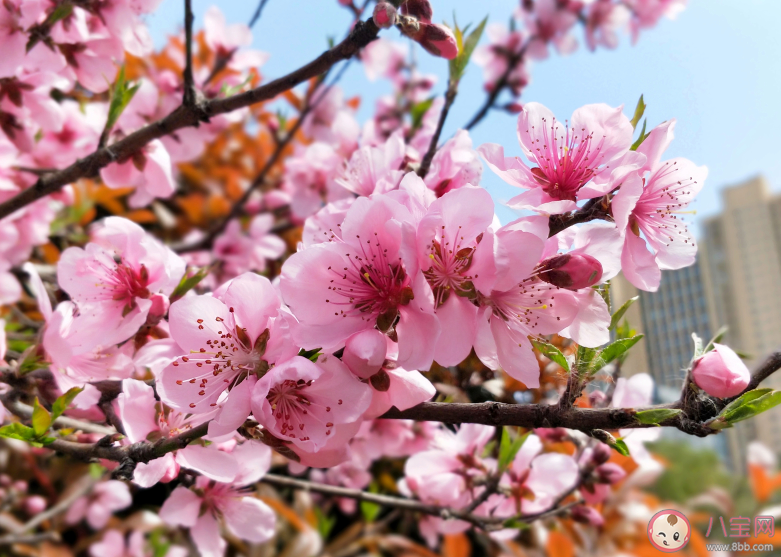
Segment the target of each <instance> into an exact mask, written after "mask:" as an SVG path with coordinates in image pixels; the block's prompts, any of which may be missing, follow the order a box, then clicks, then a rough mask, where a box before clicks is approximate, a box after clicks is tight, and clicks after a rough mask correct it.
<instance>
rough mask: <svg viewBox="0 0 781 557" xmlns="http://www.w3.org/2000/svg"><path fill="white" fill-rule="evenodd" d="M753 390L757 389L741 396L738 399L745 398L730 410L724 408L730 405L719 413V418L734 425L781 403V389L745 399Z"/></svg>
mask: <svg viewBox="0 0 781 557" xmlns="http://www.w3.org/2000/svg"><path fill="white" fill-rule="evenodd" d="M759 390H765V389H757V391H759ZM753 392H755V391H750V392H749V393H746V394H745V395H743V396H742V397H740V399H738V400H741V399H743V401H742V403H741V404H740V405H738V406H736V407H733V408H731V409H729V411H728V412H725V411H724V410H727V409H728V408H729V406H728V407H727V408H725V409H724V410H723V411H722V413H721V414H719V418H723V421H725V422H726V423H728V424H729V425H732V424H735V423H738V422H742V421H743V420H748V419H749V418H753V417H754V416H757V415H759V414H761V413H762V412H767V411H768V410H770V409H771V408H773V407H774V406H778V405H779V404H781V391H772V392H765V393H763V394H761V395H760V396H756V395H753V396H751V397H747V398H745V399H744V397H745V396H746V395H748V394H751V393H753ZM735 402H737V401H735ZM730 406H731V405H730Z"/></svg>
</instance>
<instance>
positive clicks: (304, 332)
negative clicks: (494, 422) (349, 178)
mask: <svg viewBox="0 0 781 557" xmlns="http://www.w3.org/2000/svg"><path fill="white" fill-rule="evenodd" d="M341 233H342V238H341V239H334V240H331V241H329V242H326V243H321V244H315V245H313V246H310V247H308V248H305V249H303V250H302V251H299V252H298V253H296V254H294V255H293V256H292V257H290V258H289V259H288V260H287V261H286V262H285V264H284V265H283V267H282V274H281V278H280V289H281V291H282V296H283V298H284V299H285V301H286V302H287V304H288V306H289V307H290V308H291V311H292V312H293V314H294V315H295V316H296V318H297V319H298V320H299V322H300V324H299V326H298V327H297V328H296V331H295V332H294V335H295V338H296V339H297V341H299V342H300V344H301V345H302V346H303V347H304V348H323V349H324V350H326V351H328V350H330V349H332V348H333V349H337V348H339V347H341V346H342V345H343V343H344V341H345V340H346V339H347V338H348V337H349V336H350V335H352V334H354V333H357V332H359V331H363V330H366V329H374V328H375V326H376V327H377V328H378V329H379V330H381V331H383V332H385V333H386V334H388V335H390V336H391V337H392V338H397V339H398V343H399V360H398V364H399V365H400V366H401V367H404V368H405V369H427V368H428V366H430V365H431V361H432V358H433V349H434V346H433V345H434V343H435V342H436V338H437V336H438V335H439V325H438V323H437V318H436V317H435V316H434V307H433V299H432V297H431V293H430V289H429V288H428V285H427V284H426V281H425V279H424V278H423V275H421V274H420V273H419V270H418V262H417V257H416V254H415V239H414V237H415V219H414V217H413V216H412V215H411V214H410V212H409V210H408V209H407V208H406V207H404V206H403V205H402V204H400V203H399V202H397V201H394V200H393V199H390V198H389V197H387V196H374V197H372V198H371V199H369V198H359V199H357V200H356V201H355V202H354V203H353V204H352V206H351V207H350V209H349V210H348V211H347V214H346V216H345V219H344V222H343V223H342V226H341ZM397 319H398V322H397Z"/></svg>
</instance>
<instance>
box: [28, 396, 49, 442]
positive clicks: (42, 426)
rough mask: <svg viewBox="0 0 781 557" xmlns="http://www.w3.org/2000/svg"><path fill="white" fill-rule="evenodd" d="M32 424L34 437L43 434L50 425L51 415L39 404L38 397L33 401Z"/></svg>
mask: <svg viewBox="0 0 781 557" xmlns="http://www.w3.org/2000/svg"><path fill="white" fill-rule="evenodd" d="M32 424H33V431H34V432H35V436H36V437H41V436H43V435H44V434H45V433H46V432H47V431H49V427H51V425H52V415H51V414H50V413H49V411H48V410H47V409H46V408H44V407H43V406H41V404H40V403H39V402H38V397H35V400H34V401H33V418H32Z"/></svg>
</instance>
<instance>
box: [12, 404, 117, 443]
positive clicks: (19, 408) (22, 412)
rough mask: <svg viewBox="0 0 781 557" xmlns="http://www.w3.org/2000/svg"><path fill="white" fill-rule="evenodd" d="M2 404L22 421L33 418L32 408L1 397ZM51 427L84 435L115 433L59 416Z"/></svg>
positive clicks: (106, 428) (101, 427) (95, 425)
mask: <svg viewBox="0 0 781 557" xmlns="http://www.w3.org/2000/svg"><path fill="white" fill-rule="evenodd" d="M2 403H3V406H5V408H6V409H7V410H8V411H9V412H11V414H13V415H15V416H18V417H19V418H22V419H23V420H29V419H31V418H32V416H33V408H32V406H28V405H27V404H24V403H22V402H19V401H14V400H9V399H8V398H7V397H3V399H2ZM52 425H54V426H55V427H60V428H67V429H75V430H77V431H83V432H85V433H97V434H98V435H114V434H115V433H116V431H115V430H113V429H111V428H108V427H104V426H102V425H99V424H94V423H92V422H87V421H84V420H76V419H74V418H69V417H67V416H60V417H59V418H57V419H56V420H54V423H53V424H52Z"/></svg>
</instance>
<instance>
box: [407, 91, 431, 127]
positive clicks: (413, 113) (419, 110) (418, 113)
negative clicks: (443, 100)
mask: <svg viewBox="0 0 781 557" xmlns="http://www.w3.org/2000/svg"><path fill="white" fill-rule="evenodd" d="M433 103H434V97H431V98H430V99H426V100H425V101H421V102H419V103H417V104H413V105H412V108H410V118H412V131H415V130H417V129H418V128H420V126H421V125H422V124H423V117H424V116H425V115H426V112H428V109H429V108H431V105H432V104H433Z"/></svg>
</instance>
